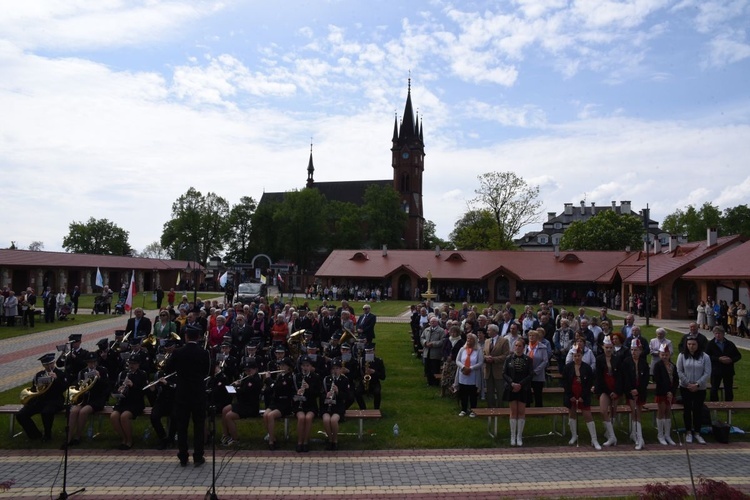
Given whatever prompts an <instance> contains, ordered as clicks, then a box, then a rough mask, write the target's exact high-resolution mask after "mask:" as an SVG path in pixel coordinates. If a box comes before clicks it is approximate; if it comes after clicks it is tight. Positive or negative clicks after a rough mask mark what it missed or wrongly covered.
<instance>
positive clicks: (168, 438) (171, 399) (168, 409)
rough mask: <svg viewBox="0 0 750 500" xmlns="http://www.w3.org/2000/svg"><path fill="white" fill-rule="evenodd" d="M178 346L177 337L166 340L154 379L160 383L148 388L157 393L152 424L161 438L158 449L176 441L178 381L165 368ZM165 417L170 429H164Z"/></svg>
mask: <svg viewBox="0 0 750 500" xmlns="http://www.w3.org/2000/svg"><path fill="white" fill-rule="evenodd" d="M176 346H177V340H175V339H167V340H166V341H165V342H164V350H165V352H164V354H161V355H160V356H164V358H163V359H162V360H161V361H159V362H157V370H156V375H155V377H154V381H155V382H157V381H158V383H156V384H154V385H152V386H151V387H150V388H149V389H148V390H149V391H150V392H151V393H152V394H155V396H154V398H153V399H154V404H153V406H152V408H151V426H152V427H153V428H154V432H156V437H157V438H158V439H159V443H158V444H157V445H156V449H157V450H166V449H167V448H168V447H169V446H170V445H171V444H173V443H174V438H175V436H176V435H177V418H176V417H177V415H176V414H175V397H176V391H177V381H176V380H175V378H174V375H170V374H168V373H166V371H165V370H164V368H165V367H166V361H168V360H169V358H170V357H171V356H172V354H174V351H175V348H176ZM165 360H166V361H165ZM167 377H169V378H167ZM164 417H167V418H168V419H169V430H168V431H167V430H164V425H163V424H162V423H161V419H162V418H164Z"/></svg>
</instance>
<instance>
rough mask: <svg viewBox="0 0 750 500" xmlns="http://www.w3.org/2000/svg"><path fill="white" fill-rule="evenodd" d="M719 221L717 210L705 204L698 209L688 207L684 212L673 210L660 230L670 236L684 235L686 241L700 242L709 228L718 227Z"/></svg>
mask: <svg viewBox="0 0 750 500" xmlns="http://www.w3.org/2000/svg"><path fill="white" fill-rule="evenodd" d="M721 220H722V217H721V212H720V211H719V209H718V208H716V207H715V206H713V205H712V204H711V203H710V202H706V203H704V204H703V206H701V208H700V209H696V208H695V207H694V206H693V205H690V206H688V207H687V209H685V210H681V209H677V210H675V211H674V212H672V213H671V214H669V215H667V216H666V217H665V218H664V223H663V224H662V229H664V230H665V231H667V232H668V233H671V234H684V235H685V236H686V237H687V240H688V241H701V240H705V239H706V230H707V229H708V228H709V227H715V228H717V229H718V228H719V227H720V223H721Z"/></svg>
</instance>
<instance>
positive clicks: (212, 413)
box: [204, 386, 219, 500]
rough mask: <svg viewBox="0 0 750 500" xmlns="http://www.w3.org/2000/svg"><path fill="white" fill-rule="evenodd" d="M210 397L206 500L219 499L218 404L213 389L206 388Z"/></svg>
mask: <svg viewBox="0 0 750 500" xmlns="http://www.w3.org/2000/svg"><path fill="white" fill-rule="evenodd" d="M206 395H207V397H208V400H209V403H208V437H209V439H210V440H211V487H210V488H209V489H208V491H207V492H206V495H205V497H204V498H205V499H206V500H219V497H218V496H217V495H216V404H215V403H214V399H213V389H212V388H211V386H208V388H207V389H206Z"/></svg>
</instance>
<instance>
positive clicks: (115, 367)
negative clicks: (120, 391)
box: [96, 338, 122, 394]
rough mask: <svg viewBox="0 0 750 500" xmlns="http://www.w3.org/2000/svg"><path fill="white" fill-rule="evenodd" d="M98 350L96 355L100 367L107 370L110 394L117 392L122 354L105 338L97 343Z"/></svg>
mask: <svg viewBox="0 0 750 500" xmlns="http://www.w3.org/2000/svg"><path fill="white" fill-rule="evenodd" d="M96 347H97V348H98V349H97V351H96V355H97V358H98V363H97V365H98V366H101V367H103V368H104V369H106V370H107V377H108V386H109V394H112V393H113V392H115V389H117V386H116V385H115V384H116V383H117V375H119V374H120V370H122V368H121V366H120V352H119V350H118V349H115V348H112V347H110V344H109V340H107V339H106V338H103V339H101V340H99V342H97V343H96Z"/></svg>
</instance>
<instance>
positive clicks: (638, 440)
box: [635, 422, 646, 450]
mask: <svg viewBox="0 0 750 500" xmlns="http://www.w3.org/2000/svg"><path fill="white" fill-rule="evenodd" d="M645 444H646V443H644V442H643V427H642V426H641V423H640V422H635V449H636V450H642V449H643V446H644V445H645Z"/></svg>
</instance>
